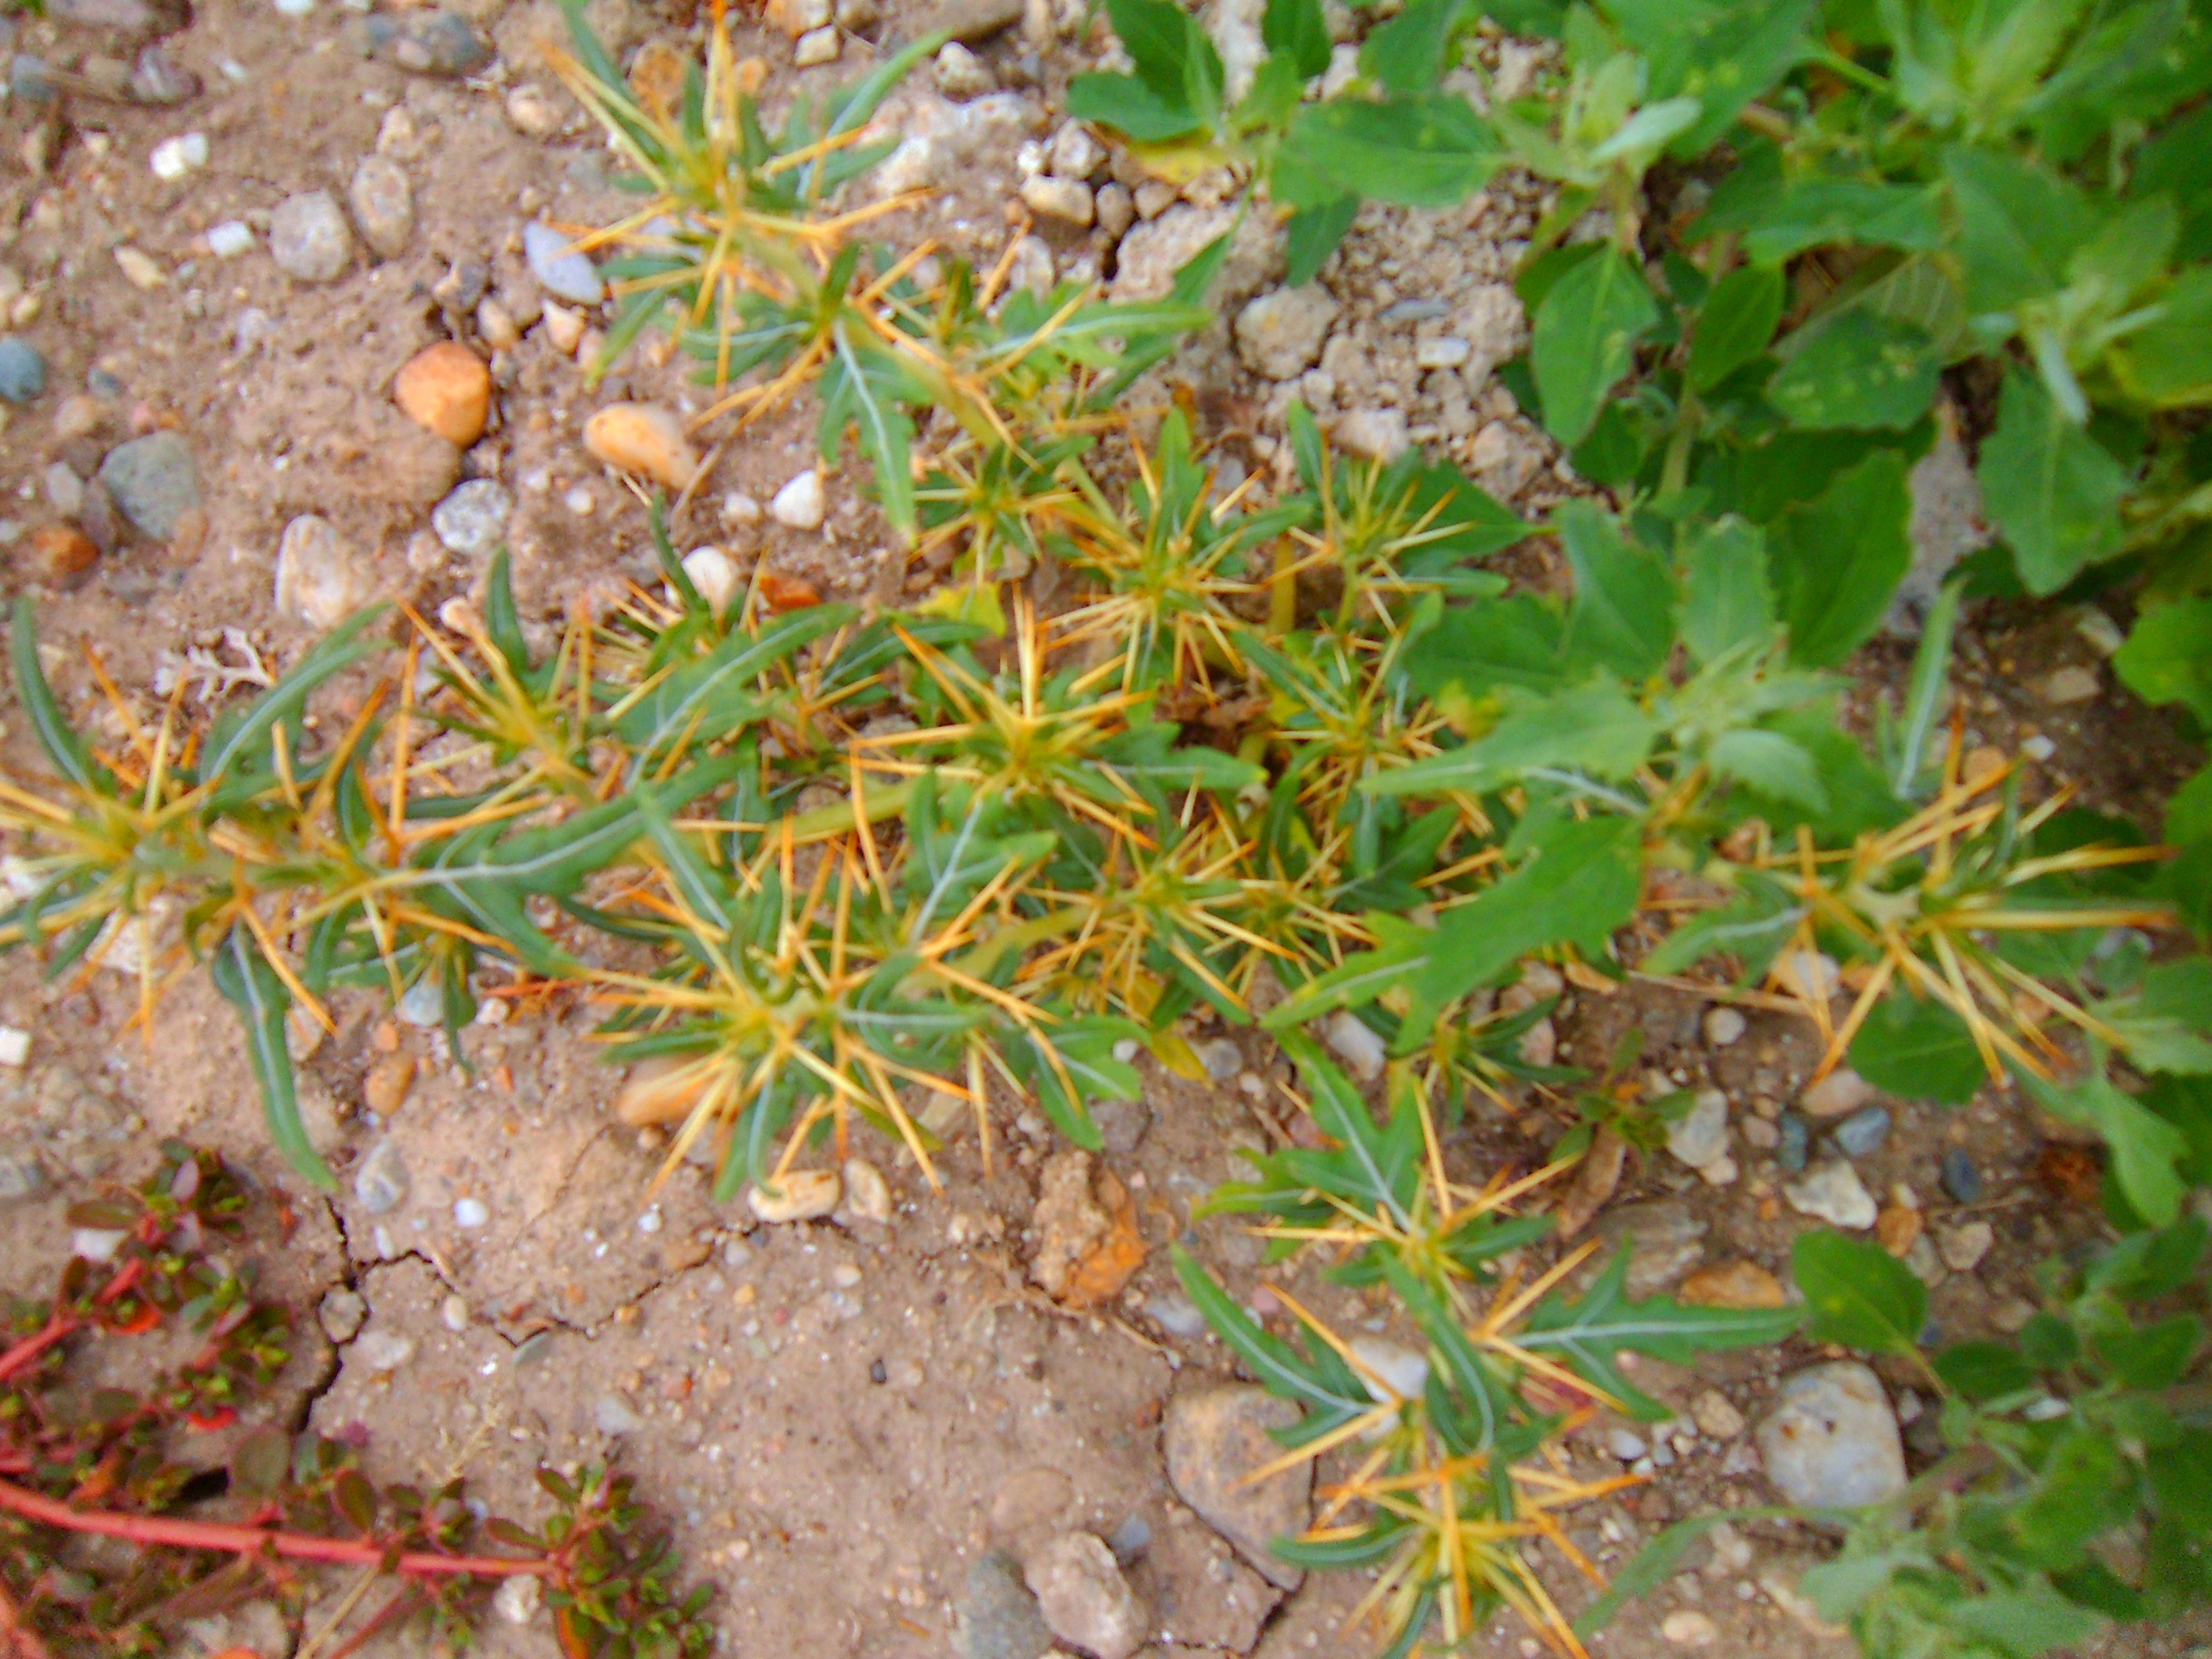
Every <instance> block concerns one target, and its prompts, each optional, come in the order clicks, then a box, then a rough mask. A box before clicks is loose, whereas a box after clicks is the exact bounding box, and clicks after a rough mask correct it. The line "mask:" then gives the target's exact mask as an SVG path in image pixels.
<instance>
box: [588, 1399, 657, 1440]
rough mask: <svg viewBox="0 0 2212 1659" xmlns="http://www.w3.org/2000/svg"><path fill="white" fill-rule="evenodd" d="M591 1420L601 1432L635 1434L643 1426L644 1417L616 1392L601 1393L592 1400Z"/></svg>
mask: <svg viewBox="0 0 2212 1659" xmlns="http://www.w3.org/2000/svg"><path fill="white" fill-rule="evenodd" d="M592 1422H593V1423H595V1424H597V1425H599V1432H600V1433H601V1434H635V1433H636V1432H637V1431H639V1430H640V1429H641V1428H643V1427H644V1426H645V1419H643V1418H641V1417H640V1416H639V1415H638V1414H637V1413H635V1411H633V1410H631V1409H630V1403H629V1401H627V1400H625V1399H623V1397H622V1396H621V1395H618V1394H603V1395H600V1396H599V1398H598V1399H597V1400H595V1401H592Z"/></svg>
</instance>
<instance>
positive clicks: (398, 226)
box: [346, 155, 415, 259]
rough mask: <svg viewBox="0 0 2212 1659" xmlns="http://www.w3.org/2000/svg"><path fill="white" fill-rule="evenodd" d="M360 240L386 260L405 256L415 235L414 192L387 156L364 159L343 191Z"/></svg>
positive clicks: (402, 168)
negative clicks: (359, 232) (351, 211)
mask: <svg viewBox="0 0 2212 1659" xmlns="http://www.w3.org/2000/svg"><path fill="white" fill-rule="evenodd" d="M346 201H347V204H349V206H351V208H352V209H353V222H354V223H356V225H359V226H360V227H361V240H362V241H364V242H367V243H368V245H369V246H370V247H371V248H372V249H374V251H375V252H377V253H379V254H380V255H381V256H382V257H383V258H386V259H396V258H398V257H399V256H400V255H401V254H403V253H404V252H407V244H408V242H409V241H410V240H411V239H412V238H413V236H414V234H415V192H414V190H413V188H412V187H411V186H410V185H409V184H408V182H407V172H406V169H405V168H404V167H401V166H400V165H399V163H398V162H397V161H393V160H392V158H391V157H390V156H388V155H364V156H362V159H361V165H360V166H359V167H356V168H355V169H354V170H353V183H352V184H351V185H349V186H348V187H347V190H346Z"/></svg>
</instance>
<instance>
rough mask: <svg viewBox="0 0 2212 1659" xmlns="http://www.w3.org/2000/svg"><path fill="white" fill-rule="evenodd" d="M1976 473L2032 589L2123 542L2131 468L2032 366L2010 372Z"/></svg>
mask: <svg viewBox="0 0 2212 1659" xmlns="http://www.w3.org/2000/svg"><path fill="white" fill-rule="evenodd" d="M1974 477H1975V479H1976V481H1977V482H1978V483H1979V484H1980V485H1981V489H1982V501H1983V511H1984V512H1985V513H1988V514H1989V517H1990V521H1991V522H1992V523H1994V524H1995V525H1996V527H1997V529H1998V531H1999V532H2002V535H2003V537H2004V538H2005V542H2006V544H2008V546H2009V547H2010V548H2011V549H2012V554H2013V562H2014V563H2015V565H2017V566H2018V567H2019V570H2020V577H2021V580H2022V581H2023V582H2025V583H2027V587H2028V591H2029V592H2034V593H2052V592H2057V590H2058V589H2060V588H2062V587H2063V586H2066V584H2067V583H2068V582H2069V581H2071V580H2074V578H2075V576H2076V575H2078V574H2080V573H2081V569H2082V568H2083V567H2084V566H2086V565H2090V564H2094V563H2095V562H2098V561H2099V560H2100V559H2103V558H2106V557H2108V556H2111V555H2112V553H2113V552H2115V551H2116V550H2118V547H2119V544H2120V537H2121V529H2120V515H2119V504H2120V499H2121V497H2123V496H2124V495H2126V494H2127V493H2128V482H2129V481H2128V471H2127V469H2126V468H2125V467H2124V466H2122V465H2120V464H2119V462H2118V461H2116V460H2114V459H2112V453H2111V452H2110V451H2109V450H2107V449H2106V448H2105V447H2104V446H2103V445H2102V444H2100V443H2099V442H2098V441H2096V440H2095V439H2094V438H2093V437H2091V436H2090V435H2089V434H2088V433H2087V432H2086V431H2084V430H2083V429H2082V428H2080V427H2078V426H2076V425H2075V424H2074V423H2073V422H2071V421H2069V420H2068V419H2067V418H2066V416H2065V412H2064V411H2063V410H2061V409H2060V408H2059V407H2058V405H2057V403H2056V402H2054V401H2053V399H2052V398H2051V394H2050V392H2047V391H2046V390H2045V388H2044V385H2043V382H2042V380H2041V379H2040V378H2039V377H2038V376H2037V375H2035V374H2033V373H2031V372H2029V371H2028V370H2027V369H2024V368H2013V369H2009V370H2008V371H2007V372H2006V374H2005V380H2004V390H2003V392H2002V394H2001V395H2000V396H1999V398H1998V400H1997V428H1996V431H1995V432H1994V433H1992V434H1991V435H1990V436H1989V438H1988V439H1987V440H1986V441H1984V443H1983V445H1982V453H1981V457H1980V459H1979V460H1978V462H1977V463H1976V465H1975V467H1974Z"/></svg>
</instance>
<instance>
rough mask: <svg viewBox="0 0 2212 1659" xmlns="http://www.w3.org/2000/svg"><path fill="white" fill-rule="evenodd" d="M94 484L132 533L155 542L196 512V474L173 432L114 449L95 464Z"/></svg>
mask: <svg viewBox="0 0 2212 1659" xmlns="http://www.w3.org/2000/svg"><path fill="white" fill-rule="evenodd" d="M100 483H103V484H105V485H106V487H107V493H108V495H110V496H111V497H112V498H113V500H114V501H115V505H116V506H117V507H119V508H121V509H122V512H123V516H124V517H125V518H126V519H128V520H130V521H131V525H132V526H133V527H134V528H135V529H137V532H138V533H139V534H141V535H142V536H146V537H149V538H151V539H153V540H155V541H157V542H165V541H167V540H168V539H169V538H171V537H172V536H173V535H175V534H176V533H177V531H178V528H179V526H180V525H181V524H182V523H183V522H184V519H185V514H186V513H196V512H197V511H198V510H199V508H200V480H199V471H198V469H197V467H195V466H194V465H193V464H192V452H191V447H190V446H188V445H187V444H186V443H185V441H184V438H183V437H182V435H179V434H178V433H174V432H168V431H162V432H153V433H149V434H148V435H146V436H145V437H143V438H134V439H132V440H131V441H130V442H129V443H126V444H118V445H117V446H116V447H114V448H113V449H111V450H109V451H108V452H107V459H106V460H104V461H102V462H101V463H100Z"/></svg>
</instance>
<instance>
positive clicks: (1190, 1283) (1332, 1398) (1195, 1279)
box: [1175, 1244, 1375, 1446]
mask: <svg viewBox="0 0 2212 1659" xmlns="http://www.w3.org/2000/svg"><path fill="white" fill-rule="evenodd" d="M1175 1270H1176V1278H1178V1279H1181V1280H1182V1287H1183V1290H1184V1291H1185V1292H1186V1293H1187V1294H1188V1296H1189V1297H1190V1299H1191V1300H1192V1301H1193V1302H1194V1303H1196V1304H1198V1310H1199V1312H1200V1313H1201V1314H1203V1315H1204V1316H1206V1323H1207V1324H1208V1325H1210V1326H1212V1328H1213V1334H1215V1335H1216V1336H1218V1337H1219V1338H1220V1339H1221V1341H1222V1345H1223V1346H1225V1347H1226V1348H1228V1350H1229V1351H1230V1352H1231V1353H1233V1354H1235V1355H1236V1356H1237V1358H1239V1359H1241V1360H1243V1362H1244V1366H1245V1369H1246V1370H1249V1371H1250V1372H1251V1373H1252V1376H1253V1377H1254V1379H1255V1381H1256V1382H1258V1383H1259V1384H1260V1386H1261V1388H1263V1389H1267V1392H1268V1393H1269V1394H1272V1395H1274V1396H1276V1398H1278V1399H1279V1400H1288V1401H1292V1402H1294V1403H1295V1404H1297V1405H1299V1406H1303V1407H1304V1408H1305V1413H1306V1414H1305V1419H1304V1421H1303V1422H1300V1423H1297V1424H1294V1425H1291V1427H1289V1428H1286V1429H1278V1430H1276V1431H1274V1433H1275V1437H1276V1438H1278V1439H1279V1440H1281V1441H1282V1442H1283V1443H1285V1445H1289V1446H1301V1445H1304V1444H1306V1443H1309V1442H1311V1441H1315V1440H1318V1439H1320V1438H1321V1437H1322V1436H1323V1435H1325V1434H1328V1433H1329V1432H1330V1431H1332V1430H1335V1429H1339V1428H1341V1427H1342V1426H1343V1425H1345V1424H1346V1423H1350V1422H1352V1421H1354V1420H1355V1419H1358V1418H1362V1417H1364V1416H1366V1415H1367V1414H1368V1413H1370V1412H1371V1411H1373V1410H1374V1409H1375V1401H1373V1400H1372V1399H1370V1397H1369V1395H1368V1393H1367V1389H1366V1388H1365V1387H1364V1385H1363V1384H1362V1383H1360V1381H1359V1376H1358V1373H1357V1372H1355V1371H1354V1370H1352V1368H1351V1367H1350V1366H1349V1365H1347V1364H1345V1363H1344V1361H1343V1360H1341V1359H1340V1358H1337V1356H1336V1354H1335V1352H1334V1350H1332V1349H1330V1348H1329V1347H1328V1346H1326V1345H1325V1344H1322V1343H1319V1342H1316V1343H1315V1344H1314V1345H1313V1357H1312V1358H1307V1357H1306V1355H1304V1354H1303V1353H1300V1352H1298V1351H1297V1349H1296V1348H1293V1347H1292V1346H1291V1345H1290V1344H1289V1343H1287V1342H1285V1341H1283V1340H1281V1339H1280V1338H1278V1337H1274V1336H1271V1335H1269V1334H1267V1331H1266V1330H1264V1329H1263V1328H1261V1326H1260V1324H1259V1323H1258V1322H1257V1321H1255V1319H1253V1317H1252V1316H1251V1315H1249V1314H1248V1313H1246V1312H1245V1311H1244V1310H1243V1309H1242V1308H1240V1307H1238V1306H1237V1300H1236V1298H1235V1297H1232V1296H1231V1295H1230V1294H1229V1292H1228V1291H1225V1290H1223V1289H1222V1288H1221V1286H1220V1285H1217V1284H1215V1283H1214V1282H1213V1279H1212V1277H1211V1276H1210V1275H1209V1274H1208V1273H1206V1269H1205V1268H1204V1267H1200V1266H1199V1264H1198V1260H1197V1258H1196V1257H1194V1256H1193V1255H1191V1253H1190V1252H1189V1251H1188V1250H1186V1249H1183V1248H1182V1245H1180V1244H1178V1245H1176V1247H1175Z"/></svg>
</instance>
